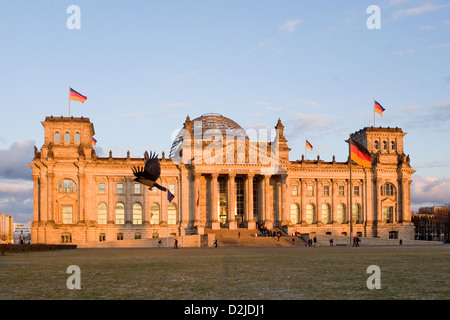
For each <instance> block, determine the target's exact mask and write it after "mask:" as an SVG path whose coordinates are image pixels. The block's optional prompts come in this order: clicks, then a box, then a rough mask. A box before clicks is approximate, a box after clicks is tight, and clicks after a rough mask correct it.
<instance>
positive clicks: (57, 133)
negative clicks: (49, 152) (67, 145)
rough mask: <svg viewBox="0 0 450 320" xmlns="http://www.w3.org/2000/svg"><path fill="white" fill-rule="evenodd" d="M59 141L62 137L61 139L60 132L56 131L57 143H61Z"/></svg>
mask: <svg viewBox="0 0 450 320" xmlns="http://www.w3.org/2000/svg"><path fill="white" fill-rule="evenodd" d="M59 139H60V137H59V132H58V131H56V132H55V142H59Z"/></svg>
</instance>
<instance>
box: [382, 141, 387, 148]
mask: <svg viewBox="0 0 450 320" xmlns="http://www.w3.org/2000/svg"><path fill="white" fill-rule="evenodd" d="M383 149H384V150H387V141H383Z"/></svg>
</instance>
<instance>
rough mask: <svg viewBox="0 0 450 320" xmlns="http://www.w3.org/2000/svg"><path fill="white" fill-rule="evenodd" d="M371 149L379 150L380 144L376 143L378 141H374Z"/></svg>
mask: <svg viewBox="0 0 450 320" xmlns="http://www.w3.org/2000/svg"><path fill="white" fill-rule="evenodd" d="M373 148H374V149H379V148H380V143H379V142H378V140H375V143H374V144H373Z"/></svg>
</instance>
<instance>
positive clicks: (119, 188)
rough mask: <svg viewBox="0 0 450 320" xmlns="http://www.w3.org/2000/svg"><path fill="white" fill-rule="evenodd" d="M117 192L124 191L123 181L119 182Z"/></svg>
mask: <svg viewBox="0 0 450 320" xmlns="http://www.w3.org/2000/svg"><path fill="white" fill-rule="evenodd" d="M117 193H123V183H118V184H117Z"/></svg>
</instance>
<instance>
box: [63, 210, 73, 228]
mask: <svg viewBox="0 0 450 320" xmlns="http://www.w3.org/2000/svg"><path fill="white" fill-rule="evenodd" d="M62 220H63V224H72V223H73V208H72V206H63V207H62Z"/></svg>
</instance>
